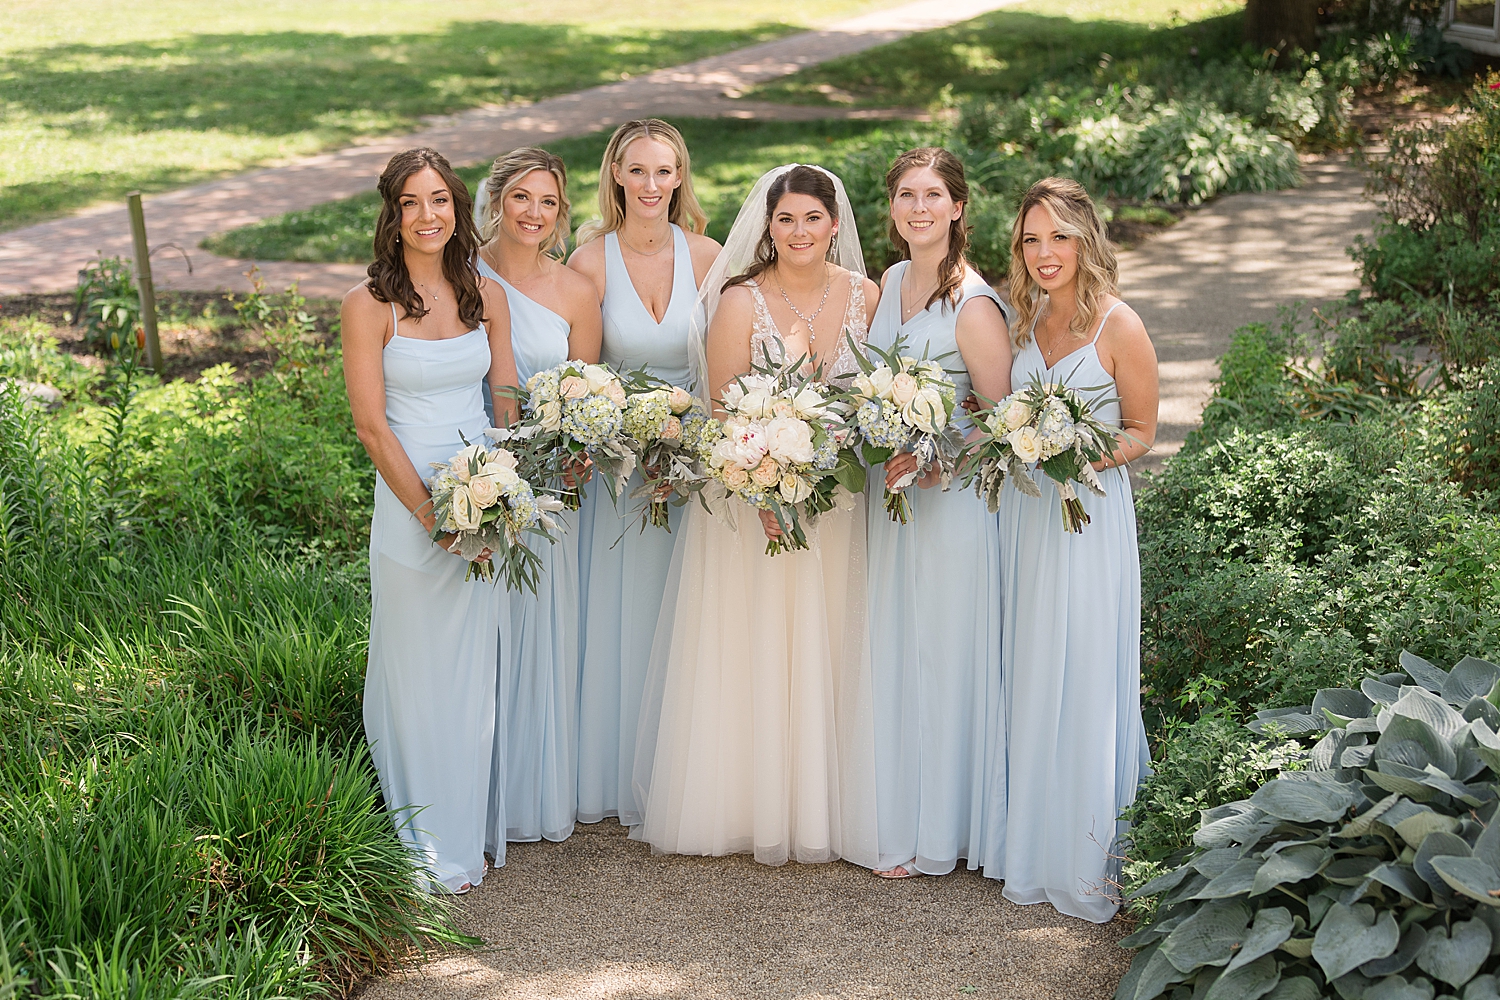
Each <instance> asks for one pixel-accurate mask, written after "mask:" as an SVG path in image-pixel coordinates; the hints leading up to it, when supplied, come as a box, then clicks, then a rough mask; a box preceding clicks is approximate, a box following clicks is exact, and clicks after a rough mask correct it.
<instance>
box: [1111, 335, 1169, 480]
mask: <svg viewBox="0 0 1500 1000" xmlns="http://www.w3.org/2000/svg"><path fill="white" fill-rule="evenodd" d="M1099 342H1100V347H1101V348H1103V349H1102V350H1101V351H1100V352H1099V353H1100V355H1101V357H1100V359H1099V360H1100V363H1101V364H1103V365H1104V368H1105V370H1106V371H1108V372H1109V373H1110V374H1111V375H1113V376H1114V379H1115V391H1116V392H1117V393H1118V394H1119V396H1120V425H1121V428H1122V429H1123V430H1124V431H1125V433H1124V434H1121V435H1120V436H1119V437H1117V438H1116V439H1115V441H1116V445H1117V446H1116V448H1115V450H1114V452H1113V453H1112V454H1110V455H1109V456H1107V457H1106V458H1105V459H1104V460H1103V461H1099V462H1095V463H1094V468H1096V469H1107V468H1109V467H1110V466H1111V465H1124V464H1125V463H1126V462H1133V461H1135V460H1136V459H1137V458H1140V457H1141V456H1142V455H1144V454H1146V453H1147V452H1148V451H1150V450H1151V446H1152V445H1154V444H1155V443H1156V420H1157V407H1158V405H1159V404H1160V402H1161V386H1160V383H1159V381H1158V374H1157V367H1156V348H1155V347H1154V346H1152V344H1151V337H1150V335H1149V334H1147V333H1146V325H1145V324H1144V323H1142V322H1141V318H1140V317H1139V316H1137V315H1136V314H1135V310H1134V309H1131V308H1130V307H1129V306H1128V305H1127V306H1123V307H1122V308H1119V309H1116V310H1115V311H1114V314H1113V315H1112V316H1110V317H1109V322H1108V323H1107V324H1105V327H1104V332H1103V333H1101V334H1100V336H1099ZM1127 435H1128V436H1127Z"/></svg>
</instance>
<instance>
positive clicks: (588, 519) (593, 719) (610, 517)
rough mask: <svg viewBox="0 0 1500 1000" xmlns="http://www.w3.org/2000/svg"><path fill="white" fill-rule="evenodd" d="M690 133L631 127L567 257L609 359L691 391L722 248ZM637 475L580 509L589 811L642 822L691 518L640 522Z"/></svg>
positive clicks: (591, 815)
mask: <svg viewBox="0 0 1500 1000" xmlns="http://www.w3.org/2000/svg"><path fill="white" fill-rule="evenodd" d="M688 164H689V160H688V153H687V147H686V146H685V145H684V144H683V142H682V136H681V135H680V134H679V133H678V132H677V130H676V129H675V128H673V127H672V126H670V125H668V124H667V123H666V122H663V121H657V120H655V119H648V120H646V121H638V122H626V123H625V124H624V125H621V126H620V127H619V128H618V129H616V130H615V134H614V136H613V137H612V138H611V139H610V141H609V146H608V148H606V150H605V152H604V162H603V163H602V164H601V166H600V168H599V213H600V215H601V216H602V219H601V221H599V222H593V223H589V224H588V225H586V226H584V227H583V228H582V229H581V230H580V231H579V247H578V250H577V251H576V252H574V254H573V258H572V260H570V261H569V262H568V264H569V267H571V268H572V269H573V270H575V271H577V272H578V273H579V274H581V275H582V276H583V277H584V278H587V279H588V281H589V282H591V283H592V287H593V290H594V293H595V296H596V298H595V301H597V302H598V303H599V308H600V309H601V311H602V313H603V321H604V346H603V350H602V355H601V356H602V357H603V360H604V361H605V362H606V363H607V364H609V365H611V366H613V367H614V368H615V370H616V371H634V370H644V371H646V372H649V373H650V374H651V375H653V376H655V377H656V378H658V379H661V380H662V381H664V382H668V383H670V384H672V385H676V386H680V387H682V388H684V389H686V388H688V387H689V386H690V385H691V383H692V378H691V376H690V374H689V370H688V369H689V354H690V338H691V336H692V327H693V318H694V316H695V315H697V314H698V287H699V285H701V284H702V282H703V276H704V275H705V274H707V273H708V269H709V268H710V267H711V266H713V262H714V258H715V257H717V256H718V253H719V244H717V243H715V242H714V241H713V240H711V239H709V238H708V237H707V236H703V235H701V234H700V233H698V232H694V231H693V230H694V229H698V230H701V229H702V228H703V223H704V221H705V218H704V215H703V210H702V209H701V208H699V207H698V200H697V199H696V198H695V197H693V182H692V174H691V172H690V170H689V166H688ZM642 482H643V480H642V478H641V475H640V473H636V474H635V475H633V476H632V477H631V479H630V484H629V488H628V489H627V490H626V494H625V497H624V498H622V499H621V500H620V501H619V503H618V504H616V503H615V502H614V501H612V500H611V499H610V498H609V497H607V496H605V495H604V492H603V491H602V490H594V491H593V492H592V493H591V494H590V495H589V497H588V499H587V500H585V501H584V505H583V509H582V510H580V511H579V518H580V525H581V531H580V533H581V542H582V546H583V555H582V560H583V567H584V568H583V579H584V580H585V581H586V584H587V585H586V588H585V592H584V595H583V624H582V628H581V629H580V633H581V635H582V644H583V667H582V673H581V675H580V678H579V706H580V707H579V712H580V720H581V724H580V726H579V735H578V818H579V820H580V821H582V822H584V823H594V822H597V821H599V820H601V819H604V818H605V817H606V816H618V817H619V819H620V822H621V823H624V824H625V825H627V826H629V825H633V824H636V823H639V822H640V818H641V809H640V804H639V803H637V802H636V799H635V794H634V791H633V789H632V786H631V775H632V767H633V765H634V761H635V744H636V729H637V716H638V714H639V706H640V703H641V695H642V691H643V689H644V687H645V684H646V667H647V664H648V661H649V660H650V658H651V643H652V637H653V636H654V635H655V632H656V619H657V614H658V612H659V611H660V610H661V601H662V596H663V593H664V592H665V589H666V580H667V570H668V568H669V566H670V564H671V561H672V545H673V542H674V541H675V540H676V538H677V534H676V532H677V530H678V527H679V526H680V524H681V521H682V508H681V507H673V508H671V512H670V514H669V516H668V523H667V530H665V531H664V530H662V529H660V528H655V527H651V528H647V529H646V530H645V531H641V530H640V529H639V527H638V526H637V525H636V524H635V523H634V521H635V516H634V514H633V513H632V512H633V511H634V509H635V508H636V506H637V504H638V503H639V501H637V500H634V499H631V498H630V496H631V494H632V493H634V492H635V490H637V489H638V488H640V486H641V484H642Z"/></svg>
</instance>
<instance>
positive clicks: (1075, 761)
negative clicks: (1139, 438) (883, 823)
mask: <svg viewBox="0 0 1500 1000" xmlns="http://www.w3.org/2000/svg"><path fill="white" fill-rule="evenodd" d="M1035 479H1036V482H1037V485H1038V486H1039V487H1041V492H1042V496H1041V497H1040V498H1034V497H1028V496H1024V495H1022V494H1021V493H1020V492H1019V491H1018V490H1016V489H1015V488H1014V487H1013V486H1011V485H1009V484H1007V485H1006V487H1005V491H1004V493H1003V494H1002V496H1001V502H1000V545H1001V548H1000V554H1001V555H1000V558H1001V571H1002V575H1003V585H1004V586H1005V588H1006V593H1007V598H1006V602H1005V606H1006V615H1005V622H1004V635H1003V640H1002V642H1003V645H1004V650H1005V654H1004V662H1005V673H1006V696H1007V701H1008V708H1007V712H1006V716H1007V718H1008V721H1009V734H1008V735H1009V748H1010V752H1009V759H1008V767H1007V780H1006V781H1005V782H1004V787H1005V789H1006V794H1005V795H1004V796H1001V795H1000V794H999V793H998V789H996V790H995V791H996V794H995V796H994V798H993V800H992V806H993V807H994V809H995V810H996V811H995V812H994V813H993V814H992V816H991V819H992V820H993V822H994V823H995V825H996V826H997V827H998V826H1003V828H1004V830H1005V835H1004V838H1003V841H1000V840H995V841H993V842H992V843H993V846H994V847H995V848H998V849H1000V850H1002V851H1003V854H1001V855H999V856H997V857H994V858H993V859H992V858H991V857H989V856H987V857H986V866H985V874H986V875H991V876H992V877H996V878H1004V879H1005V897H1006V898H1007V899H1009V900H1011V901H1013V902H1016V903H1043V902H1046V903H1051V904H1052V905H1053V906H1054V907H1056V908H1057V910H1058V911H1059V912H1061V913H1065V914H1068V915H1069V916H1074V917H1079V918H1081V919H1084V920H1091V921H1094V922H1096V923H1102V922H1104V921H1107V920H1109V919H1110V918H1111V917H1113V916H1114V914H1115V911H1116V909H1117V907H1116V905H1115V904H1114V903H1113V902H1111V901H1110V899H1109V898H1108V894H1109V890H1110V887H1109V885H1108V884H1107V882H1106V877H1107V876H1113V875H1114V873H1115V872H1116V871H1117V866H1116V864H1115V863H1114V861H1113V860H1112V859H1111V857H1110V854H1111V853H1114V852H1112V851H1111V848H1112V846H1113V844H1114V841H1115V838H1116V836H1117V834H1118V833H1119V832H1120V826H1119V824H1118V823H1117V817H1118V816H1119V814H1120V811H1121V810H1122V809H1124V808H1125V807H1127V806H1129V805H1130V804H1131V803H1132V802H1134V801H1135V792H1136V786H1137V784H1138V783H1139V782H1140V779H1141V778H1142V777H1143V776H1144V775H1145V774H1147V773H1149V767H1150V753H1149V748H1148V746H1147V742H1146V732H1145V727H1144V726H1143V725H1142V722H1141V707H1140V613H1141V612H1140V607H1141V594H1140V562H1139V553H1138V550H1137V548H1136V527H1135V507H1134V501H1133V499H1132V496H1131V490H1130V480H1129V479H1128V478H1127V476H1126V475H1125V473H1124V472H1123V471H1122V470H1121V469H1119V468H1113V469H1108V470H1106V471H1105V472H1103V473H1101V474H1100V479H1101V480H1102V481H1103V485H1104V489H1105V491H1106V493H1107V495H1106V496H1104V497H1098V496H1095V495H1093V494H1092V493H1089V492H1088V491H1086V490H1080V491H1079V493H1080V494H1081V496H1082V500H1083V506H1084V509H1085V510H1086V511H1087V512H1088V513H1089V515H1090V517H1091V518H1092V522H1091V523H1090V524H1088V525H1086V526H1085V527H1084V529H1083V531H1082V532H1081V533H1078V534H1069V533H1067V532H1064V531H1063V529H1062V511H1061V505H1060V503H1059V501H1058V495H1057V488H1056V485H1055V484H1054V483H1053V482H1052V480H1050V479H1048V478H1047V477H1046V476H1045V475H1042V474H1041V473H1037V474H1036V475H1035ZM1002 808H1003V812H1002V811H1001V810H1002ZM991 835H992V836H993V831H992V834H991ZM991 860H993V861H994V862H995V867H994V868H993V870H992V867H991V865H990V861H991Z"/></svg>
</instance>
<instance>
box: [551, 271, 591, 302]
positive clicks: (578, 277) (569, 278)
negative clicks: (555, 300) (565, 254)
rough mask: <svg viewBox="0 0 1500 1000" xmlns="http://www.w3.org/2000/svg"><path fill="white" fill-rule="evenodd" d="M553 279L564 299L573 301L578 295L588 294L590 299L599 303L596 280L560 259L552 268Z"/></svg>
mask: <svg viewBox="0 0 1500 1000" xmlns="http://www.w3.org/2000/svg"><path fill="white" fill-rule="evenodd" d="M552 280H553V281H554V282H556V283H557V285H556V287H557V290H558V292H559V293H560V294H561V295H562V296H563V299H564V301H567V302H572V301H573V300H574V299H575V298H576V297H577V296H580V295H587V296H588V297H589V301H590V302H591V303H595V304H596V305H597V299H598V296H597V295H596V294H595V290H594V282H593V280H592V279H591V278H589V277H588V276H587V275H584V274H580V273H579V272H577V271H575V270H574V269H573V268H571V267H568V266H566V265H564V264H563V263H562V262H561V261H559V262H558V264H557V266H556V267H554V268H553V269H552Z"/></svg>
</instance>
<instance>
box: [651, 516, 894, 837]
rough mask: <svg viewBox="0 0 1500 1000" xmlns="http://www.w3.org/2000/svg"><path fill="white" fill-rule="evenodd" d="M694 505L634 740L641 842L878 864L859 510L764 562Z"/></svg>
mask: <svg viewBox="0 0 1500 1000" xmlns="http://www.w3.org/2000/svg"><path fill="white" fill-rule="evenodd" d="M727 510H728V514H727V516H729V517H731V518H732V519H733V520H734V522H735V523H736V524H737V525H738V530H737V531H736V530H733V529H731V528H730V527H727V526H726V525H725V523H723V522H722V521H721V520H720V518H719V517H718V516H715V515H713V514H709V513H707V512H706V511H704V510H703V509H702V508H701V507H699V506H698V505H696V504H695V505H693V506H691V507H690V508H689V510H688V512H687V516H686V517H685V518H684V522H683V528H682V530H681V536H680V538H679V539H678V543H677V547H676V549H675V550H674V552H673V561H672V569H671V572H670V573H669V575H668V585H667V594H668V597H667V600H666V601H665V602H664V604H663V608H662V615H661V622H660V625H659V627H658V631H657V637H656V641H655V644H654V646H653V650H652V658H651V670H650V675H649V677H648V680H647V695H646V698H645V702H644V705H643V709H642V712H641V726H640V733H639V738H638V741H637V746H636V770H635V775H636V794H637V796H638V798H639V799H640V801H641V802H643V803H644V805H645V814H644V816H643V818H642V822H641V823H640V824H639V825H638V826H636V827H634V828H633V829H632V831H631V836H632V837H634V838H635V839H638V840H644V841H646V842H648V843H649V844H651V845H652V847H653V849H655V850H656V851H659V852H662V853H671V854H695V855H722V854H733V853H751V854H753V855H754V856H755V859H756V860H757V861H760V862H762V863H765V864H773V865H776V864H782V863H785V862H786V861H799V862H804V863H813V862H823V861H831V860H833V859H835V858H841V857H842V858H845V859H847V860H850V861H853V862H855V863H857V864H862V865H865V866H867V867H872V866H873V865H874V863H875V860H876V845H875V802H874V773H873V771H874V762H873V757H874V745H873V743H874V737H873V729H872V726H871V720H870V712H871V709H870V691H869V678H868V663H867V660H866V658H865V654H864V640H865V622H864V614H865V592H864V585H865V559H864V510H863V504H862V503H859V504H858V505H856V504H855V503H854V502H853V501H852V498H851V499H850V501H849V502H848V503H847V504H846V505H845V508H842V509H836V510H833V511H830V512H828V513H827V514H824V515H823V516H822V517H821V518H820V519H819V520H818V523H817V525H816V527H813V528H811V529H810V530H809V538H810V540H812V542H813V549H812V550H810V551H800V552H788V553H782V554H780V555H776V556H767V555H766V554H765V544H766V540H765V536H764V535H763V533H762V531H761V525H760V520H759V518H758V517H757V516H756V514H755V512H754V511H753V510H751V509H750V508H749V507H746V506H745V505H743V504H742V503H740V502H738V501H730V502H729V504H728V508H727Z"/></svg>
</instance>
